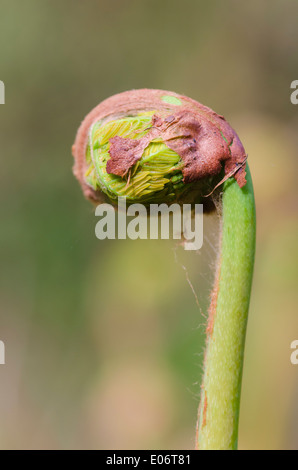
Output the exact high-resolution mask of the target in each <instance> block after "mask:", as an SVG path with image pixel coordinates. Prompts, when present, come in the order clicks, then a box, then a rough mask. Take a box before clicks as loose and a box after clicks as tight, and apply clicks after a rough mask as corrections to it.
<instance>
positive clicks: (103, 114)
mask: <svg viewBox="0 0 298 470" xmlns="http://www.w3.org/2000/svg"><path fill="white" fill-rule="evenodd" d="M73 156H74V159H75V164H74V174H75V176H76V177H77V179H78V180H79V182H80V184H81V186H82V189H83V192H84V195H85V196H86V197H87V198H88V199H90V200H91V201H92V202H94V203H96V204H98V203H101V202H105V201H108V202H110V203H112V204H117V200H118V198H125V200H126V203H127V204H128V205H129V204H132V203H142V204H143V205H145V207H150V204H151V203H168V204H170V203H172V202H177V203H179V204H184V203H189V204H195V203H202V202H203V203H204V202H205V201H206V200H209V199H210V198H207V199H206V197H205V196H206V195H208V194H209V195H210V194H211V193H212V192H213V191H214V190H215V189H216V190H217V191H220V190H221V191H222V231H221V243H220V246H221V248H220V256H219V258H218V267H217V274H216V280H215V286H214V289H213V293H212V297H211V305H210V308H209V319H208V326H207V344H206V352H205V360H204V375H203V384H202V393H201V404H200V408H199V417H198V426H197V431H198V432H197V439H196V444H197V448H198V449H235V448H236V447H237V434H238V418H239V406H240V389H241V377H242V368H243V355H244V344H245V332H246V323H247V314H248V306H249V298H250V290H251V280H252V272H253V262H254V247H255V208H254V196H253V188H252V182H251V177H250V173H249V169H248V165H247V163H246V160H247V156H246V154H245V151H244V148H243V146H242V144H241V142H240V140H239V137H238V136H237V134H236V132H235V131H234V130H233V129H232V128H231V126H230V125H229V124H228V123H227V121H226V120H225V119H224V118H223V116H220V115H218V114H216V113H215V112H214V111H212V110H211V109H210V108H207V107H206V106H203V105H202V104H200V103H198V102H196V101H194V100H192V99H190V98H188V97H186V96H182V95H178V94H176V93H172V92H169V91H164V90H149V89H143V90H133V91H128V92H124V93H120V94H118V95H115V96H112V97H110V98H108V99H107V100H105V101H103V102H102V103H100V104H99V105H98V106H97V107H96V108H94V109H93V110H92V111H91V112H90V113H89V114H88V115H87V116H86V118H85V119H84V121H83V122H82V124H81V126H80V128H79V130H78V132H77V136H76V139H75V143H74V145H73ZM246 177H247V179H246Z"/></svg>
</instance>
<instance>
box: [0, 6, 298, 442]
mask: <svg viewBox="0 0 298 470" xmlns="http://www.w3.org/2000/svg"><path fill="white" fill-rule="evenodd" d="M297 17H298V4H297V1H296V0H279V1H276V0H264V1H263V2H259V1H257V0H250V1H249V2H247V1H246V2H245V1H241V2H240V1H239V0H225V1H220V0H212V1H210V2H207V1H198V0H193V1H192V0H184V1H183V2H181V1H178V0H171V1H167V0H151V1H149V0H126V1H122V0H110V1H103V0H88V1H85V2H83V1H81V0H62V1H61V0H59V1H58V0H27V1H26V2H23V1H21V0H9V1H8V0H1V2H0V43H1V59H0V65H1V67H0V79H1V80H3V81H4V83H5V85H6V104H5V105H2V106H0V155H1V172H0V178H1V185H0V193H1V230H0V240H1V248H0V249H1V287H0V307H1V313H0V339H1V340H2V341H4V342H5V346H6V365H1V366H0V447H1V448H2V449H87V448H88V449H117V448H120V449H150V448H155V449H192V448H193V447H194V434H195V424H196V414H197V407H198V401H199V391H200V378H201V372H202V353H203V347H204V328H205V324H206V319H205V317H204V316H205V314H206V310H207V306H208V296H209V292H210V289H211V286H212V269H213V266H214V262H215V256H216V243H217V223H218V221H217V218H216V216H214V217H211V216H208V217H206V219H205V228H204V234H205V239H204V246H203V248H202V249H201V250H200V251H199V252H198V253H194V252H188V253H186V252H183V250H182V248H181V247H179V246H176V245H175V244H174V243H173V242H172V241H149V240H148V241H114V240H111V241H101V242H100V241H99V240H97V239H96V238H95V234H94V228H95V223H96V219H95V216H94V210H93V208H92V207H91V206H90V204H89V203H88V202H87V201H85V200H84V198H83V196H82V194H81V190H80V188H79V186H78V184H77V182H76V180H75V179H74V177H73V175H72V172H71V168H72V163H73V162H72V156H71V145H72V142H73V140H74V136H75V132H76V129H77V127H78V125H79V123H80V121H81V120H82V118H83V117H84V115H85V114H86V113H88V112H89V111H90V109H91V108H93V107H94V106H95V105H96V104H97V103H99V102H100V101H101V100H103V99H104V98H106V97H108V96H110V95H112V94H114V93H117V92H121V91H124V90H126V89H131V88H143V87H148V88H163V89H168V90H173V91H176V92H179V93H184V94H186V95H189V96H191V97H192V98H194V99H197V100H198V101H200V102H202V103H204V104H206V105H208V106H210V107H212V108H214V109H215V110H216V111H217V112H218V113H221V114H224V115H225V117H226V118H227V119H228V120H229V121H230V123H231V124H232V125H233V127H235V129H236V130H237V132H238V133H239V135H240V137H241V139H242V141H243V143H244V145H245V147H246V150H247V152H248V154H249V162H250V167H251V171H252V174H253V179H254V185H255V193H256V203H257V216H258V233H257V256H256V266H255V277H254V286H253V293H252V301H251V310H250V319H249V326H248V335H247V348H246V358H245V369H244V379H243V395H242V404H241V416H240V433H239V443H240V448H242V449H286V448H287V449H297V448H298V399H297V396H298V366H294V365H292V364H291V362H290V354H291V349H290V344H291V342H292V341H293V340H295V339H298V312H297V304H298V292H297V281H298V250H297V229H298V219H297V203H298V198H297V182H296V179H297V149H298V134H297V124H298V106H296V107H295V106H294V105H292V104H291V102H290V94H291V90H290V84H291V82H292V81H293V80H295V79H298V54H297V44H298V29H297ZM190 284H191V285H190ZM191 286H192V288H193V290H194V291H195V293H196V296H197V299H196V298H195V296H194V294H193V290H192V288H191Z"/></svg>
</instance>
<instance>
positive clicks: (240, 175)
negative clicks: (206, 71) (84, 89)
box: [72, 89, 247, 202]
mask: <svg viewBox="0 0 298 470" xmlns="http://www.w3.org/2000/svg"><path fill="white" fill-rule="evenodd" d="M150 111H152V112H153V115H152V118H151V122H150V125H149V126H148V131H147V133H146V134H145V135H144V136H142V137H140V138H135V139H131V138H125V137H121V136H117V135H116V136H113V137H112V138H111V139H110V141H109V156H110V158H109V160H108V161H107V165H106V171H107V173H108V174H113V175H117V176H119V177H122V178H125V177H127V175H128V173H129V170H130V169H131V168H132V167H133V166H134V165H135V164H136V163H137V162H138V161H139V160H140V159H141V157H142V154H143V152H144V150H145V149H146V147H147V146H148V145H149V144H150V142H152V141H153V140H154V139H161V140H162V141H163V142H164V144H165V145H166V146H167V147H168V148H170V149H171V150H173V151H174V152H176V153H177V154H178V155H179V156H180V157H181V159H182V162H183V168H182V170H181V171H182V175H183V183H184V184H188V183H194V182H197V181H200V180H203V179H205V178H209V179H210V178H214V177H215V178H214V181H215V182H217V183H218V181H219V179H217V180H216V177H219V176H220V175H221V172H222V170H224V178H223V179H226V178H228V177H231V176H233V177H234V178H235V179H236V181H237V183H238V185H239V186H240V188H241V187H243V186H244V185H245V184H246V179H245V174H246V173H245V162H246V158H247V157H246V153H245V150H244V148H243V146H242V143H241V141H240V139H239V137H238V135H237V134H236V132H235V131H234V129H232V127H231V126H230V125H229V124H228V122H227V121H226V120H225V119H224V117H223V116H220V115H219V114H217V113H215V112H214V111H213V110H212V109H210V108H208V107H206V106H203V105H202V104H200V103H198V102H197V101H195V100H193V99H191V98H188V97H186V96H183V95H179V94H177V93H173V92H170V91H164V90H150V89H141V90H132V91H126V92H124V93H120V94H117V95H114V96H112V97H110V98H108V99H106V100H104V101H103V102H102V103H100V104H99V105H98V106H96V107H95V108H94V109H93V110H92V111H91V112H90V113H89V114H88V115H87V116H86V117H85V119H84V120H83V122H82V124H81V126H80V128H79V130H78V132H77V135H76V139H75V142H74V145H73V148H72V153H73V156H74V159H75V164H74V168H73V171H74V174H75V176H76V177H77V179H78V180H79V182H80V184H81V186H82V189H83V192H84V194H85V196H86V197H87V198H88V199H91V200H92V201H94V202H101V201H102V195H101V191H99V190H95V189H94V188H92V187H90V185H88V184H87V183H86V180H85V173H86V170H87V162H86V151H87V144H88V139H89V132H90V129H91V128H92V125H93V124H94V123H96V122H99V121H102V122H103V123H105V122H108V121H110V120H117V119H121V118H123V117H126V116H134V115H137V114H138V113H140V112H150Z"/></svg>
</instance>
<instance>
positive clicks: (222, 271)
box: [197, 165, 256, 450]
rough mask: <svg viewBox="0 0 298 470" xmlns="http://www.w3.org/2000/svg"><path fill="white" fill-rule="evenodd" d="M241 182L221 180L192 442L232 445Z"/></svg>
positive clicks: (244, 295)
mask: <svg viewBox="0 0 298 470" xmlns="http://www.w3.org/2000/svg"><path fill="white" fill-rule="evenodd" d="M246 171H247V184H246V185H245V186H244V187H243V188H242V189H240V188H239V186H238V184H237V182H236V181H235V179H233V178H230V179H229V180H227V181H226V182H225V184H224V190H223V197H222V232H221V249H220V255H219V260H218V268H217V276H216V281H215V286H214V289H213V293H212V296H211V305H210V309H209V320H208V326H207V346H206V352H205V362H204V376H203V384H202V392H201V403H200V408H199V417H198V436H197V447H198V449H200V450H203V449H217V450H224V449H226V450H228V449H230V450H232V449H237V441H238V421H239V407H240V392H241V380H242V369H243V358H244V345H245V334H246V324H247V316H248V308H249V300H250V292H251V282H252V273H253V265H254V253H255V228H256V219H255V204H254V194H253V186H252V181H251V176H250V172H249V168H248V165H246Z"/></svg>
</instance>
